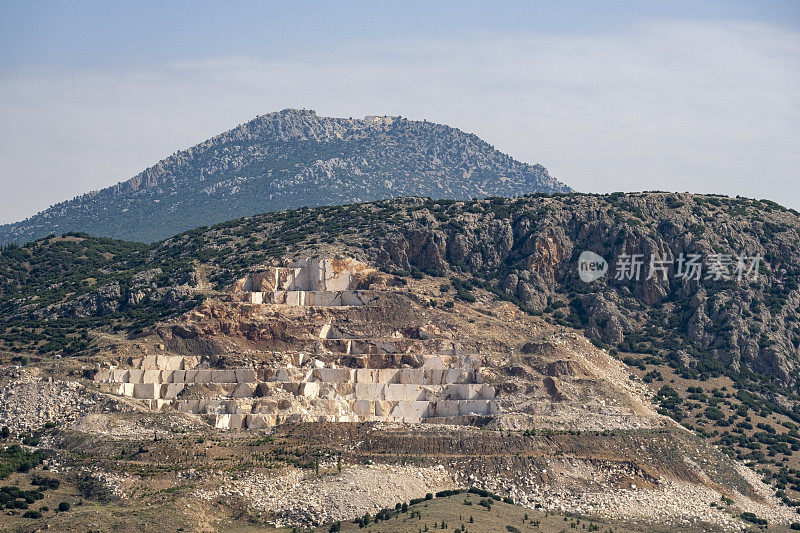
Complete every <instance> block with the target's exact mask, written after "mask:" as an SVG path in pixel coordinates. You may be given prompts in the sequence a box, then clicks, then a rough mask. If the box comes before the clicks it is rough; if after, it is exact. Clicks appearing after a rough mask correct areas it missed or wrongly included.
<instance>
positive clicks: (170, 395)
mask: <svg viewBox="0 0 800 533" xmlns="http://www.w3.org/2000/svg"><path fill="white" fill-rule="evenodd" d="M183 388H184V384H183V383H167V384H165V385H161V398H163V399H165V400H174V399H175V398H177V397H178V395H179V394H180V393H181V392H183Z"/></svg>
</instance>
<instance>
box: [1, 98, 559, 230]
mask: <svg viewBox="0 0 800 533" xmlns="http://www.w3.org/2000/svg"><path fill="white" fill-rule="evenodd" d="M569 190H570V188H569V187H567V186H566V185H564V184H563V183H561V182H559V181H558V180H556V179H554V178H553V177H551V176H550V174H548V172H547V169H545V168H544V167H542V166H541V165H528V164H525V163H520V162H519V161H516V160H514V159H513V158H511V157H509V156H507V155H505V154H503V153H501V152H499V151H497V150H495V149H494V148H493V147H492V146H490V145H489V144H488V143H486V142H484V141H482V140H481V139H479V138H478V137H477V136H475V135H472V134H468V133H464V132H462V131H460V130H458V129H455V128H451V127H449V126H444V125H441V124H434V123H431V122H427V121H424V122H420V121H412V120H407V119H405V118H401V117H366V118H365V119H364V120H355V119H344V118H328V117H321V116H319V115H317V114H316V113H315V112H314V111H308V110H296V109H286V110H284V111H280V112H276V113H270V114H267V115H262V116H259V117H257V118H255V119H253V120H252V121H250V122H248V123H246V124H243V125H240V126H238V127H236V128H234V129H232V130H230V131H228V132H225V133H223V134H221V135H218V136H216V137H214V138H212V139H209V140H207V141H205V142H202V143H200V144H198V145H196V146H194V147H192V148H189V149H187V150H182V151H179V152H177V153H175V154H173V155H172V156H170V157H168V158H166V159H164V160H162V161H159V162H158V163H157V164H155V165H154V166H152V167H150V168H148V169H147V170H145V171H144V172H142V173H141V174H138V175H137V176H134V177H133V178H131V179H129V180H128V181H125V182H122V183H118V184H117V185H114V186H113V187H108V188H106V189H103V190H101V191H96V192H91V193H88V194H84V195H83V196H79V197H77V198H75V199H73V200H70V201H66V202H62V203H59V204H56V205H54V206H52V207H50V208H49V209H46V210H45V211H42V212H40V213H38V214H37V215H34V216H32V217H30V218H28V219H26V220H24V221H22V222H17V223H13V224H6V225H3V226H0V244H5V243H9V242H17V243H22V242H27V241H30V240H33V239H36V238H39V237H43V236H45V235H48V234H62V233H66V232H70V231H80V232H87V233H90V234H92V235H98V236H106V237H114V238H119V239H126V240H132V241H140V242H153V241H157V240H161V239H164V238H166V237H169V236H171V235H175V234H176V233H179V232H181V231H186V230H189V229H192V228H195V227H198V226H204V225H211V224H216V223H218V222H222V221H224V220H230V219H233V218H238V217H242V216H249V215H254V214H257V213H263V212H267V211H280V210H284V209H294V208H298V207H304V206H309V207H314V206H320V205H336V204H347V203H356V202H364V201H371V200H379V199H384V198H393V197H397V196H409V195H415V196H430V197H432V198H449V199H469V198H474V197H486V196H519V195H522V194H528V193H535V192H567V191H569Z"/></svg>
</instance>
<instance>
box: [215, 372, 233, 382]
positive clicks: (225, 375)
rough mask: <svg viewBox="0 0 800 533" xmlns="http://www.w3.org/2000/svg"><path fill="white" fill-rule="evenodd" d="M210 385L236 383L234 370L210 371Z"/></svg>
mask: <svg viewBox="0 0 800 533" xmlns="http://www.w3.org/2000/svg"><path fill="white" fill-rule="evenodd" d="M211 382H212V383H236V371H235V370H212V371H211Z"/></svg>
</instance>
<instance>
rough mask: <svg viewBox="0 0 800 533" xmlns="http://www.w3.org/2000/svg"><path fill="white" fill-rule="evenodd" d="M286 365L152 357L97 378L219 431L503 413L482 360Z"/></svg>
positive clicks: (456, 420) (301, 358)
mask: <svg viewBox="0 0 800 533" xmlns="http://www.w3.org/2000/svg"><path fill="white" fill-rule="evenodd" d="M290 359H291V360H290V361H287V362H286V363H285V364H284V365H282V366H270V367H263V368H258V369H256V368H224V369H218V368H210V365H209V363H208V362H207V361H203V360H202V359H200V358H197V357H191V356H165V355H150V356H146V357H143V358H138V359H133V360H131V361H130V367H129V368H108V369H99V370H97V372H96V374H95V381H97V382H98V383H103V384H107V386H109V387H110V388H111V390H112V391H113V392H115V393H117V394H120V395H124V396H128V397H131V398H135V399H137V400H141V401H143V402H144V403H145V404H146V405H147V406H148V407H149V408H151V409H154V410H159V411H160V410H164V409H175V410H177V411H179V412H185V413H193V414H197V415H201V416H202V417H204V418H206V420H207V421H208V422H209V423H211V424H213V425H214V426H215V427H217V428H220V429H248V428H261V427H268V426H272V425H275V424H279V423H282V422H301V421H302V422H322V421H324V422H369V421H384V422H407V423H417V422H427V423H444V424H461V423H467V422H469V421H470V420H472V419H474V417H489V416H493V415H495V414H497V413H498V407H497V401H496V400H495V396H496V391H495V388H494V387H493V386H491V385H489V384H485V383H483V382H482V381H483V379H482V376H481V366H480V358H478V357H474V356H458V357H452V356H428V357H426V358H425V362H424V364H423V366H422V367H421V368H381V369H372V368H343V367H336V366H335V365H333V364H331V365H326V364H325V363H323V362H322V361H321V360H319V359H316V358H313V357H311V356H309V355H306V354H295V355H294V356H292V357H290Z"/></svg>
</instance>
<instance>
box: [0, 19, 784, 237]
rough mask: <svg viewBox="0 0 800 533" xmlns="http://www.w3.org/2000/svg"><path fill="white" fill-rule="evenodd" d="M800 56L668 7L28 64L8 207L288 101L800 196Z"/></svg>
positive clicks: (9, 120) (666, 179)
mask: <svg viewBox="0 0 800 533" xmlns="http://www.w3.org/2000/svg"><path fill="white" fill-rule="evenodd" d="M799 65H800V34H798V33H797V32H791V31H788V30H785V29H781V28H776V27H772V26H768V25H763V24H734V23H714V24H712V23H704V22H697V21H675V20H668V21H658V22H652V23H649V24H647V25H643V26H640V27H638V28H636V29H634V30H631V31H627V32H624V33H618V34H608V35H604V34H592V35H582V36H575V35H570V36H566V35H554V34H546V35H540V36H537V37H532V38H504V37H497V36H481V37H479V38H476V39H474V40H471V41H460V40H443V41H437V40H425V41H422V40H417V41H410V42H407V41H386V42H369V43H361V44H360V45H358V46H356V45H350V46H346V47H338V48H336V49H333V50H330V51H327V52H325V53H320V54H318V55H314V56H303V57H294V58H287V59H285V60H282V61H264V60H260V59H258V58H242V57H235V58H210V59H206V60H198V61H194V62H184V63H177V64H167V65H160V66H157V67H152V68H132V69H128V70H108V71H86V70H55V71H48V70H38V71H28V72H16V73H13V74H7V75H5V76H4V77H3V78H2V79H1V80H0V116H3V121H2V123H1V124H0V193H2V194H0V197H2V200H1V201H2V202H3V203H2V212H0V221H2V222H9V221H12V220H17V219H20V218H23V217H25V216H28V215H31V214H33V212H35V211H37V210H40V209H43V208H45V207H47V206H48V205H50V204H52V203H55V202H57V201H60V200H64V199H67V198H71V197H73V196H75V195H78V194H80V193H83V192H86V191H87V190H90V189H98V188H101V187H105V186H108V185H111V184H113V183H115V182H117V181H120V180H124V179H127V178H128V177H130V176H132V175H134V174H136V173H138V172H139V171H140V170H142V169H143V168H144V167H146V166H148V165H151V164H153V163H154V162H156V161H157V160H159V159H161V158H163V157H164V156H166V155H168V154H170V153H172V152H174V151H175V150H177V149H180V148H185V147H188V146H190V145H192V144H194V143H197V142H199V141H202V140H204V139H206V138H208V137H210V136H212V135H214V134H216V133H219V132H220V131H223V130H226V129H229V128H231V127H233V126H235V125H236V124H237V123H241V122H244V121H246V120H249V119H250V118H252V117H253V116H255V115H257V114H262V113H266V112H270V111H274V110H277V109H282V108H285V107H305V108H312V109H315V110H316V111H317V112H318V113H320V114H324V115H332V116H362V115H366V114H392V115H397V114H401V115H403V116H407V117H409V118H415V119H423V118H426V119H428V120H434V121H436V122H443V123H447V124H450V125H453V126H456V127H459V128H461V129H464V130H466V131H470V132H474V133H476V134H478V135H479V136H481V137H482V138H484V139H486V140H488V141H489V142H491V143H492V144H494V145H495V146H496V147H498V148H499V149H500V150H502V151H505V152H508V153H510V154H511V155H513V156H515V157H517V158H519V159H521V160H524V161H528V162H538V163H541V164H543V165H545V166H547V167H548V168H549V169H550V171H551V173H552V174H553V175H555V176H556V177H558V178H559V179H561V180H563V181H565V182H566V183H568V184H569V185H571V186H572V187H574V188H576V189H578V190H583V191H595V192H605V191H614V190H651V189H662V190H679V191H683V190H689V191H697V192H720V193H726V194H732V195H735V194H742V195H746V196H755V197H767V198H772V199H775V200H777V201H779V202H781V203H784V204H786V205H790V206H793V207H796V208H800V188H798V187H796V185H795V182H796V176H797V172H798V169H800V149H798V148H800V146H798V145H799V144H800V143H798V139H799V137H798V134H799V133H800V68H798V66H799Z"/></svg>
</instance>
